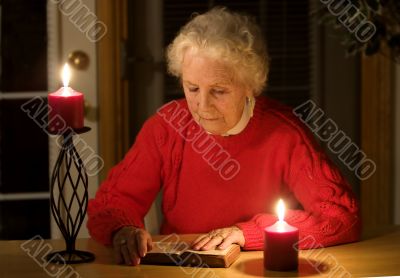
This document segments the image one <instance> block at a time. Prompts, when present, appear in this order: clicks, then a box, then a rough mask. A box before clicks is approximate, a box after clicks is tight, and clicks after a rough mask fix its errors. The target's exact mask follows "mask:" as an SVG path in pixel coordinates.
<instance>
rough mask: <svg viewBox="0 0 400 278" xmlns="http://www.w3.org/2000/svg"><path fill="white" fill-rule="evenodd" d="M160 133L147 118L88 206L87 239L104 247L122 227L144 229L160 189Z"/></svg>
mask: <svg viewBox="0 0 400 278" xmlns="http://www.w3.org/2000/svg"><path fill="white" fill-rule="evenodd" d="M164 135H165V133H164V134H163V129H162V127H161V126H160V125H159V124H158V123H157V122H156V121H155V118H154V117H153V118H150V119H149V120H148V121H147V122H146V123H145V124H144V126H143V128H142V129H141V131H140V132H139V134H138V136H137V138H136V141H135V143H134V145H133V146H132V147H131V149H130V150H129V151H128V153H127V154H126V156H125V158H124V159H123V160H122V161H121V162H120V163H119V164H117V165H116V166H114V167H113V168H112V169H111V171H110V172H109V174H108V177H107V179H106V180H105V181H104V182H103V183H102V185H101V186H100V188H99V190H98V191H97V193H96V197H95V198H94V199H92V200H90V201H89V204H88V224H87V227H88V229H89V233H90V235H91V236H92V237H93V238H94V239H96V240H97V241H99V242H100V243H102V244H104V245H110V244H111V243H112V234H113V232H115V231H116V230H118V229H119V228H121V227H123V226H130V225H132V226H136V227H144V224H143V218H144V216H145V215H146V213H147V211H148V210H149V208H150V206H151V204H152V202H153V200H154V199H155V196H156V195H157V193H158V191H159V190H160V185H161V163H162V159H161V155H160V153H159V149H158V148H159V145H160V144H162V141H163V136H164Z"/></svg>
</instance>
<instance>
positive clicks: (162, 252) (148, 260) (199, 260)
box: [141, 241, 240, 267]
mask: <svg viewBox="0 0 400 278" xmlns="http://www.w3.org/2000/svg"><path fill="white" fill-rule="evenodd" d="M239 255H240V247H239V245H237V244H232V245H231V246H229V247H227V248H226V249H224V250H207V251H195V250H191V249H189V245H188V244H187V243H185V242H162V241H158V242H153V249H152V250H151V251H150V252H148V253H147V254H146V256H145V257H144V258H142V259H141V263H142V264H170V265H178V266H193V267H229V266H230V265H231V264H232V263H233V262H234V261H236V259H237V258H238V257H239Z"/></svg>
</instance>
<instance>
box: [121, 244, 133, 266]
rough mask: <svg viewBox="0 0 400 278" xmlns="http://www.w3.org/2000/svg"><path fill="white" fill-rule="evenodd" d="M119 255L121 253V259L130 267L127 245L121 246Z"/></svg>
mask: <svg viewBox="0 0 400 278" xmlns="http://www.w3.org/2000/svg"><path fill="white" fill-rule="evenodd" d="M121 253H122V257H123V258H124V262H125V264H127V265H132V263H133V262H132V258H131V256H130V254H129V250H128V246H127V244H124V245H121Z"/></svg>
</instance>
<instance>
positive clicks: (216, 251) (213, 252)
mask: <svg viewBox="0 0 400 278" xmlns="http://www.w3.org/2000/svg"><path fill="white" fill-rule="evenodd" d="M234 247H235V244H232V245H230V246H228V247H227V248H226V249H224V250H221V249H213V250H207V251H196V250H192V249H188V250H187V252H191V253H197V254H201V255H220V256H225V255H226V254H228V253H229V251H230V250H231V249H232V248H234Z"/></svg>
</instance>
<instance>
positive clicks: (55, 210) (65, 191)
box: [46, 127, 95, 264]
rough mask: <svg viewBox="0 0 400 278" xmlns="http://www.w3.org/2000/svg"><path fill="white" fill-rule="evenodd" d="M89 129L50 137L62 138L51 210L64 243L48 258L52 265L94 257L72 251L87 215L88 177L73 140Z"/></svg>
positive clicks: (54, 174) (66, 131) (72, 262)
mask: <svg viewBox="0 0 400 278" xmlns="http://www.w3.org/2000/svg"><path fill="white" fill-rule="evenodd" d="M89 130H90V128H89V127H84V128H82V129H68V130H65V131H64V132H60V133H58V132H57V133H53V134H56V135H60V136H61V137H62V139H63V140H62V145H61V149H60V153H59V155H58V158H57V161H56V164H55V165H54V170H53V174H52V178H51V191H50V207H51V211H52V215H53V218H54V220H55V222H56V224H57V226H58V228H59V229H60V232H61V234H62V236H63V238H64V240H65V250H63V251H56V252H52V253H50V254H48V255H47V256H46V260H47V261H48V262H51V263H62V264H65V263H67V264H78V263H85V262H91V261H93V260H94V258H95V256H94V255H93V254H92V253H89V252H86V251H80V250H76V249H75V242H76V238H77V236H78V233H79V230H80V228H81V225H82V223H83V220H84V218H85V215H86V210H87V204H88V200H89V196H88V195H89V194H88V175H87V173H86V169H85V166H84V163H83V161H82V159H81V157H80V156H79V153H78V151H77V149H76V148H75V146H74V140H73V136H74V135H77V134H82V133H85V132H88V131H89Z"/></svg>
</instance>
